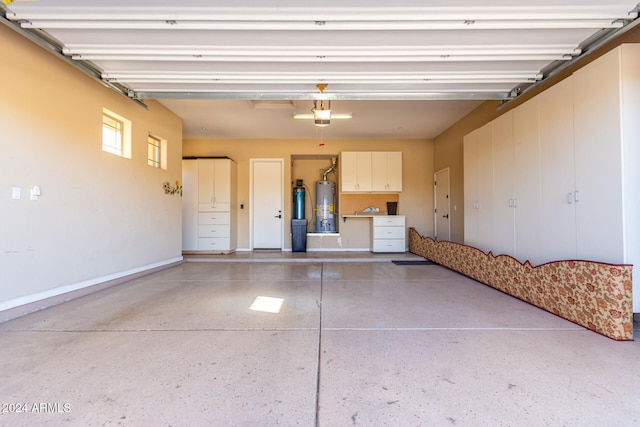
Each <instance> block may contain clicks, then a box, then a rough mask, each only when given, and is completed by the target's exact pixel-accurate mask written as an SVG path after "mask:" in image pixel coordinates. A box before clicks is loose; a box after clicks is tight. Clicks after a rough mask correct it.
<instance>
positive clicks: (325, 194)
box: [316, 159, 336, 233]
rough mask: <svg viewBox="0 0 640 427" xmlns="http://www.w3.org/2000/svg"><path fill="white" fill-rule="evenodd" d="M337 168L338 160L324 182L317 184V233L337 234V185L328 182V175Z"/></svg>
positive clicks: (325, 175) (324, 177)
mask: <svg viewBox="0 0 640 427" xmlns="http://www.w3.org/2000/svg"><path fill="white" fill-rule="evenodd" d="M335 167H336V159H332V164H331V167H330V168H329V169H327V170H326V171H325V172H324V174H323V176H322V181H318V182H316V233H335V232H336V211H335V209H336V183H335V182H333V181H328V180H327V175H329V173H331V172H333V170H334V169H335Z"/></svg>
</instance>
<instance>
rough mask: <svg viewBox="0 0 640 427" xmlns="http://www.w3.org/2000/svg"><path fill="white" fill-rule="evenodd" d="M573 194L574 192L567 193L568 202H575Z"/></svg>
mask: <svg viewBox="0 0 640 427" xmlns="http://www.w3.org/2000/svg"><path fill="white" fill-rule="evenodd" d="M572 196H573V193H569V194H567V203H569V204H572V203H573V200H572Z"/></svg>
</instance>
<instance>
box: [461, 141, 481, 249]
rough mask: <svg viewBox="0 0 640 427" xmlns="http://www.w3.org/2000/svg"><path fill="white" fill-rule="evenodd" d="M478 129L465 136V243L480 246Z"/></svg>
mask: <svg viewBox="0 0 640 427" xmlns="http://www.w3.org/2000/svg"><path fill="white" fill-rule="evenodd" d="M477 143H478V131H477V130H476V131H473V132H471V133H470V134H468V135H465V136H464V142H463V144H464V145H463V156H464V157H463V169H464V243H465V245H469V246H475V247H478V206H477V203H478V148H477V147H478V144H477Z"/></svg>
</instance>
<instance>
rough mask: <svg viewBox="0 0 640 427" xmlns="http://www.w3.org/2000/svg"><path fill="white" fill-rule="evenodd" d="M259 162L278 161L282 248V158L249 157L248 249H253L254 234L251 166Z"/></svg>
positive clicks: (282, 242)
mask: <svg viewBox="0 0 640 427" xmlns="http://www.w3.org/2000/svg"><path fill="white" fill-rule="evenodd" d="M259 162H274V163H280V174H281V176H280V182H281V183H282V188H281V189H280V194H281V196H282V197H281V198H280V210H281V211H282V227H281V233H280V250H284V228H285V227H284V225H285V223H284V218H285V212H284V199H285V197H284V196H285V194H284V190H285V189H284V159H283V158H252V159H249V250H251V251H253V249H254V248H253V236H254V230H253V228H254V222H253V219H254V207H253V206H254V204H253V168H254V165H255V164H256V163H259Z"/></svg>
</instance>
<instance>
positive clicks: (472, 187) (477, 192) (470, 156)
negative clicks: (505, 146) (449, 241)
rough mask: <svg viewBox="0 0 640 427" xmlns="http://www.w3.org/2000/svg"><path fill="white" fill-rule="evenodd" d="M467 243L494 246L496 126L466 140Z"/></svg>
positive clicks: (465, 220) (479, 130) (467, 136)
mask: <svg viewBox="0 0 640 427" xmlns="http://www.w3.org/2000/svg"><path fill="white" fill-rule="evenodd" d="M464 206H465V211H464V238H465V243H466V244H468V245H470V246H474V247H476V248H479V249H482V250H485V251H490V250H491V248H492V247H493V123H488V124H486V125H484V126H483V127H481V128H479V129H476V130H475V131H473V132H471V133H470V134H469V135H466V136H465V137H464Z"/></svg>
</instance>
